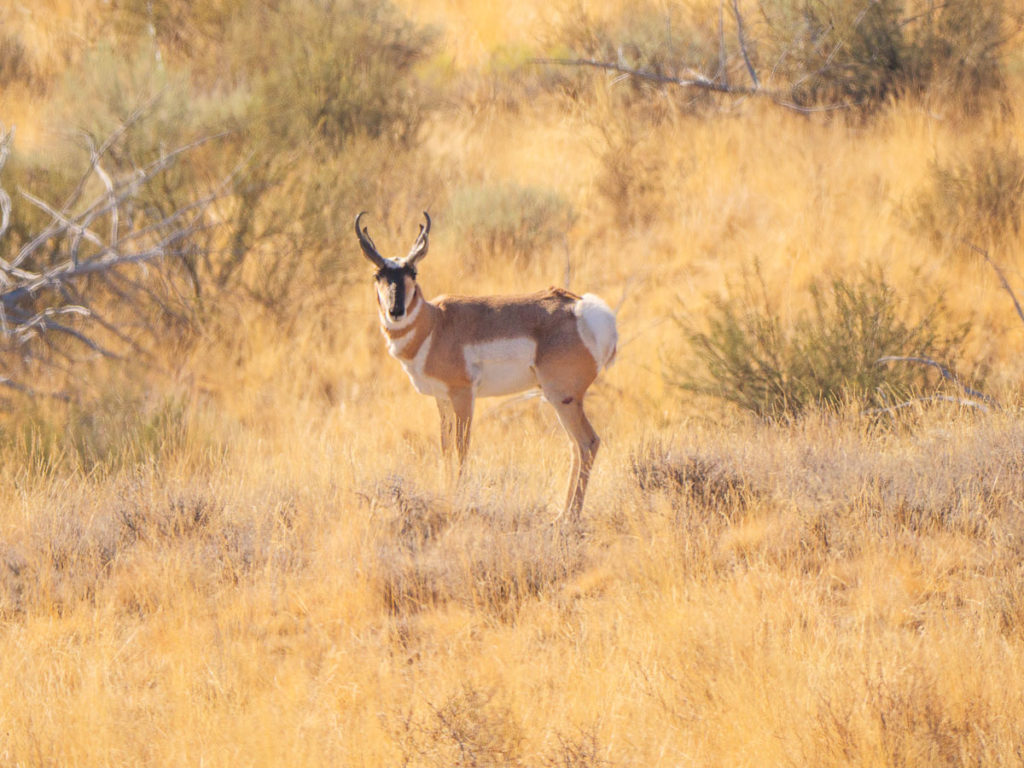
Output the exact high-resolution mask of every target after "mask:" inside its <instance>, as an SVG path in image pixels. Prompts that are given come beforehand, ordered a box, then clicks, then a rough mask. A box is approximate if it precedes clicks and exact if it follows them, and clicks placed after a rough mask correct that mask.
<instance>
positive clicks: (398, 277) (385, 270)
mask: <svg viewBox="0 0 1024 768" xmlns="http://www.w3.org/2000/svg"><path fill="white" fill-rule="evenodd" d="M407 276H408V277H411V278H412V279H413V282H415V281H416V268H415V267H410V266H408V265H405V264H403V265H402V266H400V267H381V268H380V269H378V270H377V274H376V275H375V276H374V278H375V279H376V280H377V282H381V281H384V282H386V283H387V284H388V287H389V288H390V290H389V291H388V296H389V298H390V304H391V306H389V307H385V309H386V310H387V312H388V314H389V315H390V316H391V317H402V315H404V314H405V278H406V277H407Z"/></svg>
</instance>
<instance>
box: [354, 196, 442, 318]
mask: <svg viewBox="0 0 1024 768" xmlns="http://www.w3.org/2000/svg"><path fill="white" fill-rule="evenodd" d="M365 213H366V211H363V212H362V213H360V214H359V215H358V216H356V237H358V238H359V245H360V247H361V248H362V249H363V253H364V254H365V255H366V258H368V259H369V260H370V261H371V262H373V265H374V266H375V267H377V274H376V275H375V276H374V278H375V280H376V282H377V303H378V304H379V305H380V310H381V312H382V313H383V314H384V315H385V316H386V318H387V319H388V320H390V321H392V322H395V321H397V320H401V318H403V317H404V316H405V312H406V310H407V309H408V308H409V307H410V306H411V305H412V302H413V299H414V298H415V296H416V291H417V290H418V288H417V286H416V264H417V263H418V262H419V260H420V259H422V258H423V257H424V256H426V255H427V246H428V242H427V235H429V234H430V216H429V215H428V214H427V212H426V211H424V212H423V217H424V218H425V219H426V220H427V223H426V225H423V224H420V234H419V236H418V237H417V238H416V242H415V243H413V245H412V250H410V251H409V255H408V256H406V257H405V258H404V259H397V260H396V259H385V258H384V257H383V256H381V255H380V253H379V252H378V251H377V246H375V245H374V244H373V240H371V239H370V233H369V232H367V231H366V228H365V227H363V228H362V229H360V228H359V219H360V218H362V216H363V214H365Z"/></svg>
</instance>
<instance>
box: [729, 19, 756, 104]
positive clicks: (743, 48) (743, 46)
mask: <svg viewBox="0 0 1024 768" xmlns="http://www.w3.org/2000/svg"><path fill="white" fill-rule="evenodd" d="M732 12H733V14H734V15H735V16H736V39H737V40H738V41H739V44H740V53H742V54H743V62H744V63H745V64H746V65H747V72H749V73H750V80H751V82H753V83H754V90H755V91H757V90H758V89H760V87H761V83H760V82H759V81H758V79H757V72H755V71H754V65H753V63H752V62H751V61H750V54H749V53H747V38H746V34H745V33H744V31H743V16H742V15H741V14H740V5H739V0H732Z"/></svg>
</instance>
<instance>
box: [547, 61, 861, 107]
mask: <svg viewBox="0 0 1024 768" xmlns="http://www.w3.org/2000/svg"><path fill="white" fill-rule="evenodd" d="M531 62H532V63H534V64H552V65H556V66H563V67H591V68H594V69H604V70H607V71H610V72H618V73H620V74H623V75H628V76H630V77H635V78H637V79H638V80H646V81H648V82H652V83H659V84H661V85H675V86H678V87H680V88H696V89H698V90H702V91H708V92H709V93H721V94H728V95H731V96H762V97H764V98H766V99H769V100H771V101H772V103H774V104H776V105H777V106H780V107H784V108H785V109H789V110H792V111H794V112H800V113H801V114H812V113H815V112H834V111H837V110H840V109H849V108H850V107H851V105H850V104H827V105H823V106H815V107H807V106H803V105H801V104H796V103H795V102H793V101H792V100H791V99H790V98H789V97H787V96H786V95H784V94H783V93H781V92H779V91H770V90H767V89H764V88H750V87H744V86H739V85H730V84H729V83H728V82H725V81H718V80H713V79H711V78H709V77H707V76H706V75H702V74H701V73H700V72H697V71H696V70H693V69H690V70H687V73H686V76H685V77H673V76H671V75H665V74H662V73H660V72H651V71H649V70H645V69H636V68H634V67H627V66H625V65H623V64H618V63H615V62H611V61H600V60H598V59H586V58H577V59H559V58H538V59H531Z"/></svg>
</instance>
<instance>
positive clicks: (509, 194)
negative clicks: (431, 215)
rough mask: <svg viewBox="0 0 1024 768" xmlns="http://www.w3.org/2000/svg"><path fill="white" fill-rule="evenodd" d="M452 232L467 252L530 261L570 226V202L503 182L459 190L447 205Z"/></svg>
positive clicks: (545, 191)
mask: <svg viewBox="0 0 1024 768" xmlns="http://www.w3.org/2000/svg"><path fill="white" fill-rule="evenodd" d="M448 214H449V217H450V219H451V229H452V232H453V235H454V236H455V237H456V238H457V239H458V242H459V245H460V247H462V248H463V249H464V250H465V251H466V253H467V255H469V256H470V257H471V258H478V257H479V256H481V255H484V256H492V255H503V256H507V257H511V258H520V259H524V260H529V259H532V258H535V257H536V256H537V254H538V253H539V252H541V251H543V250H544V249H545V248H547V247H548V246H550V245H551V244H552V243H555V242H558V241H560V240H561V239H562V238H563V237H564V236H565V235H566V233H567V232H568V229H569V227H570V226H571V225H572V220H573V212H572V208H571V206H570V205H569V203H568V202H567V201H566V200H565V199H564V198H563V197H562V196H561V195H559V194H558V193H557V192H554V191H553V190H550V189H545V188H542V187H528V186H520V185H518V184H514V183H510V182H505V183H501V184H479V185H473V186H468V187H461V188H459V189H458V190H457V191H456V192H455V193H454V194H453V195H452V199H451V203H450V205H449V207H448Z"/></svg>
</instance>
